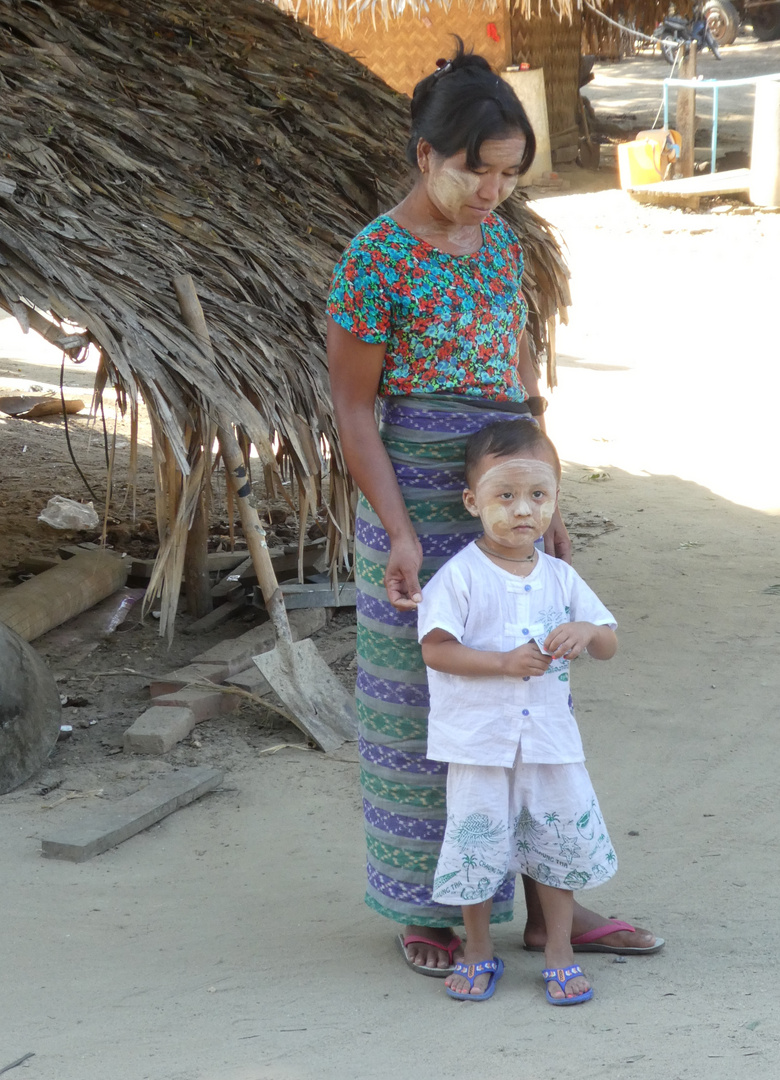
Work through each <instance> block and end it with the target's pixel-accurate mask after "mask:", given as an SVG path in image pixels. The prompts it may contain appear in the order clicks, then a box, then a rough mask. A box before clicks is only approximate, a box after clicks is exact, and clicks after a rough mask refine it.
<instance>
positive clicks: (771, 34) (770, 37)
mask: <svg viewBox="0 0 780 1080" xmlns="http://www.w3.org/2000/svg"><path fill="white" fill-rule="evenodd" d="M748 19H749V20H750V22H751V24H752V26H753V34H754V35H755V36H756V37H757V38H758V40H759V41H775V40H776V39H777V38H780V4H770V5H768V6H767V7H760V8H756V10H755V11H752V12H749V14H748Z"/></svg>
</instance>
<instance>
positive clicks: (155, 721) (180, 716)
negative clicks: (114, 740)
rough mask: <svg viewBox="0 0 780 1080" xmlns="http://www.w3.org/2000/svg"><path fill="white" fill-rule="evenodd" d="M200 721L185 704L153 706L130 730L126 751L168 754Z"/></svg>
mask: <svg viewBox="0 0 780 1080" xmlns="http://www.w3.org/2000/svg"><path fill="white" fill-rule="evenodd" d="M197 722H198V718H197V716H196V715H195V713H194V712H193V710H192V709H190V708H187V707H186V706H184V705H180V706H178V707H176V708H172V707H171V706H170V705H165V706H163V705H153V706H152V707H151V709H147V710H146V712H144V713H142V714H141V715H140V716H139V717H138V719H137V720H136V722H135V723H134V724H133V725H132V726H131V727H129V728H128V729H127V731H126V732H125V737H124V747H125V750H131V751H135V752H136V753H138V754H165V753H167V751H168V750H170V749H171V747H172V746H175V745H176V743H177V742H181V740H182V739H184V738H186V736H187V735H189V733H190V732H191V731H192V729H193V728H194V727H195V725H196V723H197Z"/></svg>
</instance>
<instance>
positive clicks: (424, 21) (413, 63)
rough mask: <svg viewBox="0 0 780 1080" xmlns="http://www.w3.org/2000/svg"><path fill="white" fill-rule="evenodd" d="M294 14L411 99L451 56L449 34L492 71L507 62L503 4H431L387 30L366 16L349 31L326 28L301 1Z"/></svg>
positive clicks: (508, 47) (508, 48) (506, 19)
mask: <svg viewBox="0 0 780 1080" xmlns="http://www.w3.org/2000/svg"><path fill="white" fill-rule="evenodd" d="M295 13H296V15H297V16H298V18H299V19H301V20H302V21H303V22H306V23H307V24H308V25H309V26H310V27H311V28H312V30H313V31H314V32H315V34H316V35H317V36H318V37H320V38H322V39H323V40H325V41H327V42H328V43H329V44H331V45H335V46H336V47H337V48H339V49H343V50H344V52H346V53H349V54H350V55H351V56H354V57H355V58H356V59H357V60H359V61H360V62H361V63H362V64H365V65H366V67H368V68H370V69H371V70H372V71H373V72H374V73H375V74H376V75H378V76H379V77H380V78H381V79H384V81H385V82H386V83H389V84H390V86H392V87H394V89H396V90H400V91H401V93H403V94H409V95H411V93H412V90H413V89H414V85H415V83H417V82H419V80H420V79H422V78H423V77H424V76H425V75H430V73H431V72H432V71H433V70H434V69H435V66H436V61H437V59H438V58H439V57H441V56H450V55H451V54H452V51H453V45H454V43H453V40H452V36H451V35H452V34H459V35H460V36H461V37H462V38H463V40H464V42H465V43H466V48H473V49H474V51H475V52H478V53H480V54H481V55H482V56H484V57H485V59H486V60H488V62H489V63H490V64H491V66H492V67H493V68H494V69H495V70H496V71H503V69H504V68H505V67H506V66H507V64H508V63H509V62H510V55H511V40H510V38H511V35H510V31H509V16H508V14H507V11H506V9H505V8H504V6H503V5H499V6H498V7H497V9H496V10H495V11H492V12H490V11H485V10H484V9H483V8H482V7H481V6H480V5H474V7H472V8H469V7H468V6H467V5H466V4H465V3H462V2H461V0H453V3H452V5H451V7H450V9H449V11H447V10H446V9H445V8H443V7H439V6H438V5H432V6H431V7H430V9H429V10H428V12H427V13H423V14H421V15H414V14H412V13H411V11H409V10H408V9H407V11H406V12H404V14H403V15H402V16H401V18H400V19H398V20H397V21H394V22H392V23H390V25H389V26H385V24H384V23H383V22H382V20H381V19H380V18H377V21H376V23H374V22H373V21H372V19H371V15H370V14H369V13H365V12H364V14H363V17H362V18H361V20H360V22H358V23H357V24H356V25H355V26H354V27H353V28H352V30H351V31H350V32H347V33H342V32H341V31H340V30H339V28H338V26H337V25H336V24H335V23H331V24H330V25H328V24H327V23H326V22H325V20H324V19H323V18H322V16H318V15H317V14H316V12H314V11H312V10H311V9H310V8H308V7H307V6H306V4H305V3H304V4H302V5H301V8H300V10H296V12H295ZM491 27H493V30H491V29H490V28H491ZM495 37H498V39H499V40H498V41H496V40H495Z"/></svg>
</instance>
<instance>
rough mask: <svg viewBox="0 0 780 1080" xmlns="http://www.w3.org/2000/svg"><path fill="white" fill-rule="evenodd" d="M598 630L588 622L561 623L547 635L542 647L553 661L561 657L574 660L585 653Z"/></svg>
mask: <svg viewBox="0 0 780 1080" xmlns="http://www.w3.org/2000/svg"><path fill="white" fill-rule="evenodd" d="M599 629H600V628H599V627H598V626H596V625H595V624H594V623H589V622H569V623H561V625H560V626H556V628H555V629H554V630H553V631H552V633H550V634H549V635H548V637H547V640H546V641H545V643H544V647H545V649H546V650H547V652H549V653H551V654H552V659H554V660H560V658H561V657H563V658H564V660H575V659H576V658H577V657H578V656H579V655H580V653H583V652H585V650H586V649H587V647H588V645H590V643H591V641H592V640H593V638H594V637H595V636H596V634H597V633H598V632H599Z"/></svg>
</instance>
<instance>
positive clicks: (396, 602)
mask: <svg viewBox="0 0 780 1080" xmlns="http://www.w3.org/2000/svg"><path fill="white" fill-rule="evenodd" d="M421 566H422V546H421V545H420V541H419V540H418V539H417V537H416V536H414V537H411V536H410V537H409V538H408V539H404V540H396V541H392V542H391V544H390V555H389V557H388V559H387V569H386V570H385V588H386V589H387V596H388V599H389V600H390V603H391V604H392V605H393V607H394V608H397V610H398V611H414V610H416V608H417V605H418V604H419V603H420V602H421V600H422V589H421V588H420V580H419V577H418V575H419V573H420V567H421Z"/></svg>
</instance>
